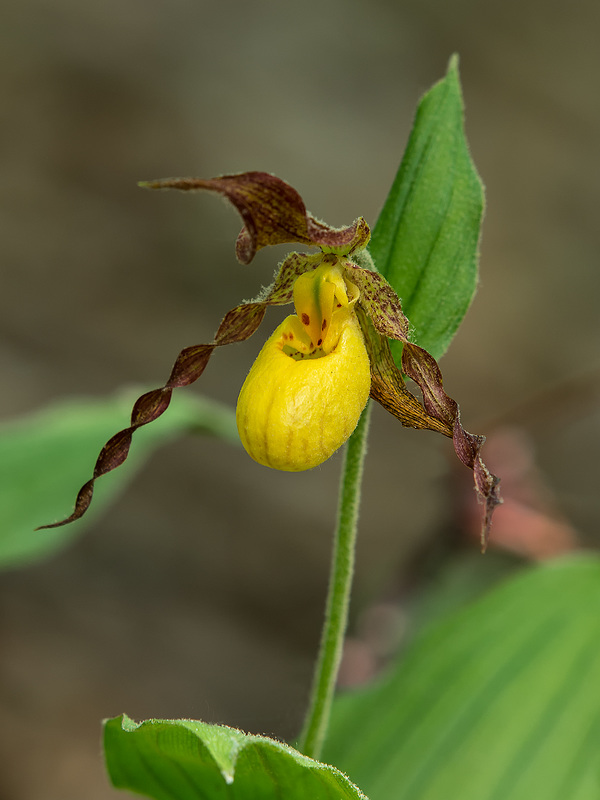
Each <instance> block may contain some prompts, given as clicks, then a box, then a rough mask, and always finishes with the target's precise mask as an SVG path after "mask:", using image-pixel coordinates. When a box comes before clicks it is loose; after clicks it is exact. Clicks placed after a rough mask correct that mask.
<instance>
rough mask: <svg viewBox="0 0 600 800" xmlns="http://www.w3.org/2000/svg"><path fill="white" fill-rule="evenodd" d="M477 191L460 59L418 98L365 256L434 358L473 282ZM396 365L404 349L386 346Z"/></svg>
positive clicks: (450, 332) (480, 206)
mask: <svg viewBox="0 0 600 800" xmlns="http://www.w3.org/2000/svg"><path fill="white" fill-rule="evenodd" d="M483 206H484V197H483V186H482V184H481V181H480V179H479V176H478V174H477V171H476V169H475V166H474V165H473V162H472V160H471V157H470V155H469V149H468V147H467V142H466V138H465V132H464V125H463V104H462V95H461V88H460V79H459V75H458V59H457V57H456V56H453V58H452V59H451V60H450V64H449V67H448V72H447V74H446V77H445V78H443V79H442V80H441V81H440V82H439V83H437V84H436V85H435V86H434V87H433V88H432V89H430V91H429V92H427V94H426V95H425V96H424V97H423V99H422V100H421V102H420V104H419V107H418V109H417V114H416V117H415V120H414V124H413V128H412V132H411V135H410V139H409V142H408V145H407V148H406V152H405V154H404V158H403V159H402V163H401V165H400V168H399V170H398V174H397V175H396V179H395V181H394V183H393V185H392V188H391V190H390V193H389V195H388V198H387V200H386V202H385V205H384V207H383V209H382V211H381V214H380V215H379V219H378V220H377V224H376V226H375V229H374V231H373V237H372V239H371V244H370V247H369V249H370V252H371V255H372V256H373V259H374V261H375V265H376V267H377V269H378V271H379V272H381V273H382V275H384V276H385V277H386V278H387V280H388V281H389V282H390V283H391V284H392V286H393V287H394V289H395V290H396V292H397V293H398V296H399V297H400V299H401V300H402V307H403V310H404V313H405V314H406V316H407V317H408V319H409V320H410V322H411V325H412V326H413V328H414V339H413V340H414V342H415V343H416V344H418V345H420V346H421V347H423V348H425V350H427V351H429V352H430V353H431V355H432V356H433V357H434V358H436V359H437V358H439V357H440V356H441V355H443V353H444V352H445V351H446V349H447V348H448V345H449V344H450V341H451V340H452V337H453V336H454V334H455V333H456V330H457V328H458V326H459V325H460V323H461V321H462V319H463V317H464V315H465V314H466V312H467V309H468V307H469V304H470V303H471V300H472V298H473V294H474V292H475V288H476V285H477V256H478V242H479V232H480V227H481V219H482V216H483ZM392 350H393V352H394V357H395V359H396V361H397V363H398V365H399V366H400V362H399V358H400V354H401V352H402V345H401V344H400V343H396V342H394V343H393V344H392Z"/></svg>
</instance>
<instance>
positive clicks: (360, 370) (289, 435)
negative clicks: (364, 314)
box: [236, 308, 371, 472]
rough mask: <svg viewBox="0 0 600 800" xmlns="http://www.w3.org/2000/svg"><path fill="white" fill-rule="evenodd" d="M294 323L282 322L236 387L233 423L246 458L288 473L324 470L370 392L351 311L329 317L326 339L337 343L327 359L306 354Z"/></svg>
mask: <svg viewBox="0 0 600 800" xmlns="http://www.w3.org/2000/svg"><path fill="white" fill-rule="evenodd" d="M299 323H300V319H299V317H298V316H296V315H295V314H293V315H291V316H289V317H287V318H286V319H285V320H284V321H283V322H282V324H281V325H280V326H279V327H278V328H277V330H276V331H275V332H274V333H273V335H272V336H271V337H270V339H269V340H268V341H267V343H266V344H265V345H264V347H263V348H262V350H261V352H260V353H259V355H258V358H257V359H256V361H255V362H254V365H253V367H252V369H251V370H250V372H249V374H248V377H247V378H246V380H245V382H244V385H243V386H242V389H241V391H240V395H239V398H238V404H237V415H236V416H237V426H238V431H239V434H240V439H241V440H242V444H243V445H244V447H245V448H246V450H247V452H248V453H249V455H250V456H251V457H252V458H253V459H254V460H255V461H258V463H259V464H264V465H265V466H267V467H273V468H274V469H279V470H287V471H289V472H299V471H301V470H306V469H311V468H312V467H316V466H317V465H319V464H322V463H323V462H324V461H326V460H327V459H328V458H329V457H330V456H331V455H332V454H333V453H334V452H335V451H336V450H337V449H338V448H339V447H341V445H342V444H344V442H345V441H346V440H347V439H348V437H349V436H350V434H351V433H352V432H353V430H354V428H355V427H356V425H357V423H358V419H359V417H360V414H361V412H362V410H363V408H364V407H365V405H366V402H367V400H368V398H369V390H370V385H371V374H370V365H369V357H368V355H367V351H366V348H365V343H364V338H363V334H362V332H361V329H360V326H359V324H358V321H357V319H356V315H355V314H354V311H353V310H352V309H350V308H339V309H338V310H336V311H335V313H334V314H333V317H332V319H331V330H330V331H329V335H328V339H329V340H330V343H331V341H332V340H333V341H336V340H337V343H336V344H335V345H334V346H333V347H332V349H331V350H330V351H329V352H328V353H325V352H324V351H323V350H321V349H320V348H316V349H313V350H312V352H311V351H309V352H306V351H307V349H308V348H307V345H306V344H305V342H303V341H302V329H301V325H300V324H299ZM299 340H300V341H299ZM294 344H297V345H298V348H299V349H295V347H294ZM309 344H312V342H310V343H309Z"/></svg>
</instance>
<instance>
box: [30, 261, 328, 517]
mask: <svg viewBox="0 0 600 800" xmlns="http://www.w3.org/2000/svg"><path fill="white" fill-rule="evenodd" d="M314 260H315V259H314V257H311V256H302V255H299V254H298V253H292V254H290V256H288V258H287V259H286V260H285V261H284V262H283V264H282V265H281V267H280V269H279V273H278V275H277V277H276V278H275V280H274V282H273V284H272V285H271V286H270V287H269V288H268V289H266V290H265V291H264V293H263V295H262V296H261V297H260V298H257V299H256V300H252V301H250V302H247V303H241V304H240V305H239V306H236V307H235V308H232V309H231V311H228V312H227V314H225V316H224V318H223V320H222V322H221V324H220V325H219V329H218V331H217V333H216V335H215V338H214V340H213V341H212V342H210V343H209V344H197V345H192V346H191V347H186V348H185V349H184V350H182V351H181V353H179V355H178V356H177V359H176V361H175V364H174V365H173V369H172V370H171V374H170V376H169V380H168V381H167V382H166V383H165V385H164V386H161V387H160V388H159V389H153V390H152V391H150V392H146V394H143V395H142V396H141V397H139V398H138V399H137V400H136V402H135V404H134V406H133V410H132V412H131V421H130V425H129V427H128V428H125V429H124V430H122V431H119V432H118V433H116V434H115V435H114V436H113V437H112V438H111V439H109V440H108V442H107V443H106V444H105V445H104V447H103V448H102V450H101V451H100V455H99V456H98V459H97V460H96V465H95V467H94V471H93V475H92V477H91V479H90V480H89V481H87V483H85V484H84V485H83V486H82V487H81V489H80V490H79V494H78V495H77V499H76V501H75V508H74V510H73V513H72V514H71V515H70V516H68V517H67V518H66V519H63V520H61V521H59V522H54V523H52V524H49V525H41V526H40V528H58V527H60V526H61V525H67V524H68V523H69V522H74V521H75V520H77V519H79V518H80V517H82V516H83V514H85V512H86V511H87V509H88V508H89V505H90V503H91V501H92V495H93V492H94V482H95V481H96V479H97V478H100V477H101V476H102V475H106V474H107V473H108V472H111V471H112V470H113V469H116V468H117V467H119V466H120V465H121V464H122V463H123V462H124V461H125V459H126V458H127V456H128V454H129V448H130V446H131V440H132V437H133V434H134V433H135V432H136V430H137V429H138V428H141V427H142V426H143V425H148V424H149V423H150V422H154V420H156V419H158V417H160V416H161V415H162V414H164V412H165V411H166V410H167V408H168V407H169V403H170V402H171V395H172V393H173V389H177V388H179V387H182V386H189V385H190V384H191V383H194V381H196V380H198V378H199V377H200V376H201V375H202V373H203V372H204V369H205V367H206V365H207V364H208V361H209V359H210V357H211V355H212V353H213V350H214V349H215V348H216V347H221V346H223V345H227V344H233V343H235V342H242V341H244V340H245V339H248V338H249V337H250V336H252V334H253V333H254V332H255V331H256V329H257V328H258V326H259V325H260V323H261V322H262V319H263V317H264V315H265V312H266V309H267V306H269V305H284V304H286V303H289V302H291V300H292V290H293V285H294V281H295V280H296V278H297V277H298V275H300V274H301V273H302V272H304V271H306V269H307V268H310V265H311V264H312V262H313V261H314Z"/></svg>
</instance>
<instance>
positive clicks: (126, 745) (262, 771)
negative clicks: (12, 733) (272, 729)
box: [104, 715, 365, 800]
mask: <svg viewBox="0 0 600 800" xmlns="http://www.w3.org/2000/svg"><path fill="white" fill-rule="evenodd" d="M104 749H105V754H106V765H107V769H108V774H109V777H110V779H111V781H112V783H113V785H114V786H115V787H116V788H118V789H128V790H130V791H132V792H137V793H138V794H142V795H144V796H146V797H152V798H155V800H213V799H214V800H227V799H228V798H232V799H235V800H259V799H260V800H281V798H285V800H365V796H364V795H363V794H362V792H361V791H360V790H359V789H357V787H356V786H354V784H352V783H351V781H350V780H348V778H347V777H346V776H345V775H343V774H342V773H341V772H339V770H337V769H335V768H334V767H330V766H328V765H326V764H321V763H319V762H318V761H313V760H312V759H310V758H307V757H306V756H304V755H302V754H301V753H299V752H298V751H297V750H294V749H293V748H291V747H289V746H288V745H286V744H283V743H282V742H277V741H275V740H273V739H268V738H266V737H264V736H251V735H249V734H245V733H242V731H239V730H236V729H234V728H227V727H225V726H223V725H208V724H206V723H203V722H195V721H193V720H157V719H152V720H147V721H146V722H142V723H135V722H133V721H132V720H131V719H129V717H127V716H125V715H123V716H122V717H116V718H114V719H110V720H108V721H107V722H106V723H105V727H104Z"/></svg>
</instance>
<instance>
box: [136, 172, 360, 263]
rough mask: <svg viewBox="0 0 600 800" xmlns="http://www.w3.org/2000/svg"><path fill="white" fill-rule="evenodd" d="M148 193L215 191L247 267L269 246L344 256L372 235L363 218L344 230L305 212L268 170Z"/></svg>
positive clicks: (160, 184) (171, 183)
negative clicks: (238, 225)
mask: <svg viewBox="0 0 600 800" xmlns="http://www.w3.org/2000/svg"><path fill="white" fill-rule="evenodd" d="M140 186H143V187H146V188H148V189H180V190H181V191H184V192H189V191H199V190H206V191H209V192H217V193H218V194H220V195H222V196H223V197H225V198H226V199H227V200H229V202H230V203H231V204H232V205H234V206H235V208H236V209H237V210H238V212H239V213H240V216H241V217H242V220H243V223H244V227H243V228H242V230H241V231H240V234H239V236H238V239H237V242H236V255H237V258H238V260H239V261H240V262H241V263H242V264H249V263H250V262H251V261H252V259H253V258H254V256H255V254H256V252H257V250H260V249H261V247H265V246H266V245H270V244H288V243H292V242H295V243H299V244H306V245H314V246H316V247H325V248H333V249H335V250H336V251H342V252H343V253H344V254H346V253H351V252H353V251H354V250H356V249H357V248H361V247H365V246H366V244H367V242H368V241H369V237H370V235H371V233H370V230H369V226H368V225H367V223H366V222H365V220H364V219H362V217H360V218H359V219H357V220H356V221H355V222H354V223H353V224H352V225H350V226H349V227H347V228H332V227H330V226H329V225H326V224H325V223H324V222H320V221H319V220H317V219H315V218H314V217H313V216H312V215H311V214H309V213H308V212H307V210H306V206H305V205H304V201H303V200H302V198H301V197H300V195H299V194H298V192H297V191H296V190H295V189H294V188H293V187H292V186H290V185H289V183H286V182H285V181H282V180H281V178H277V177H276V176H275V175H270V174H269V173H267V172H242V173H239V174H237V175H223V176H221V177H220V178H210V179H207V180H206V179H203V178H166V179H164V180H156V181H144V182H142V183H140Z"/></svg>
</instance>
